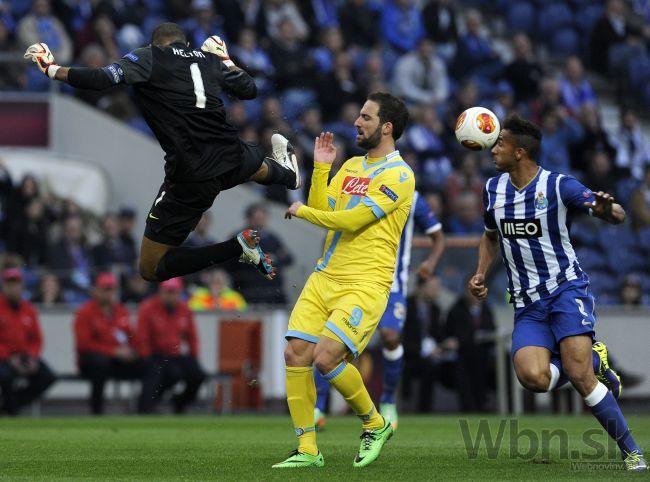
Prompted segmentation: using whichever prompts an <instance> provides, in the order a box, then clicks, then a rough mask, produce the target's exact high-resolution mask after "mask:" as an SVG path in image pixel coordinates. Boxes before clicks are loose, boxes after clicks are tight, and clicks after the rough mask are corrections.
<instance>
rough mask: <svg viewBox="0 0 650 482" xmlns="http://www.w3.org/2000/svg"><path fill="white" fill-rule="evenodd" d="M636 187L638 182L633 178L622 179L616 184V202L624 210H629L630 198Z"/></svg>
mask: <svg viewBox="0 0 650 482" xmlns="http://www.w3.org/2000/svg"><path fill="white" fill-rule="evenodd" d="M637 187H639V181H637V180H636V179H634V178H628V179H622V180H620V181H618V182H617V183H616V200H617V201H618V203H619V204H620V205H621V206H623V207H624V208H625V209H628V208H629V204H630V198H631V197H632V193H633V192H634V190H635V189H636V188H637Z"/></svg>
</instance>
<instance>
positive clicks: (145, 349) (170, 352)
mask: <svg viewBox="0 0 650 482" xmlns="http://www.w3.org/2000/svg"><path fill="white" fill-rule="evenodd" d="M182 292H183V282H182V281H181V279H180V278H171V279H168V280H167V281H163V282H162V283H160V287H159V290H158V294H157V295H155V296H152V297H151V298H149V299H147V300H145V301H144V302H143V303H142V304H141V305H140V311H139V312H138V328H137V333H136V340H137V343H136V345H137V350H138V354H139V355H140V356H141V357H143V358H149V359H150V360H151V361H152V363H153V365H154V367H155V370H154V372H155V374H156V376H157V379H156V389H155V390H156V392H155V397H156V398H157V399H160V398H161V397H162V395H163V394H164V392H165V391H167V390H169V389H171V388H172V387H173V386H174V385H176V384H177V383H178V382H181V381H182V382H184V384H185V390H184V391H183V392H181V393H179V394H177V395H174V396H172V398H171V402H172V407H173V409H174V412H175V413H183V412H184V411H185V410H186V408H187V406H188V405H189V404H190V403H192V402H193V401H194V399H195V398H196V393H197V392H198V390H199V387H200V386H201V383H203V380H205V373H204V372H203V370H202V369H201V366H200V365H199V362H198V355H199V347H198V337H197V331H196V324H195V322H194V315H193V314H192V312H191V311H190V309H189V308H188V306H187V303H185V302H184V301H181V294H182Z"/></svg>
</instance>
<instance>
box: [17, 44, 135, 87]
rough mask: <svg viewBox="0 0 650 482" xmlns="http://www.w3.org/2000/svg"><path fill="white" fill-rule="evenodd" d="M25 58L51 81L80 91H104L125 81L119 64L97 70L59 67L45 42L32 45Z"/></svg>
mask: <svg viewBox="0 0 650 482" xmlns="http://www.w3.org/2000/svg"><path fill="white" fill-rule="evenodd" d="M24 57H25V58H26V59H29V60H32V61H34V63H35V64H36V65H37V66H38V68H39V69H41V72H43V73H44V74H45V75H47V76H48V77H49V78H50V79H52V80H60V81H62V82H66V83H68V84H70V85H71V86H73V87H77V88H79V89H92V90H104V89H108V88H109V87H113V86H114V85H116V84H119V83H121V82H123V80H124V76H123V75H121V76H120V75H119V66H118V65H117V64H111V65H108V66H106V67H102V68H96V69H92V68H85V67H62V66H60V65H57V63H56V61H55V60H54V56H53V55H52V52H51V51H50V48H49V47H48V46H47V44H45V43H43V42H40V43H37V44H34V45H30V46H29V48H28V49H27V51H26V52H25V55H24Z"/></svg>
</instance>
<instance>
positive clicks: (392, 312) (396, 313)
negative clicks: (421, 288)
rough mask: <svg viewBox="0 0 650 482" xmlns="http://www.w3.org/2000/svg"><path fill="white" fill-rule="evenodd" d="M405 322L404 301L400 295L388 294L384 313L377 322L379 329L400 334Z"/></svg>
mask: <svg viewBox="0 0 650 482" xmlns="http://www.w3.org/2000/svg"><path fill="white" fill-rule="evenodd" d="M405 321H406V299H405V298H404V295H402V293H393V292H391V293H390V296H388V305H387V306H386V311H384V314H383V315H382V316H381V320H379V328H390V329H391V330H396V331H399V332H400V333H401V332H402V329H403V328H404V322H405Z"/></svg>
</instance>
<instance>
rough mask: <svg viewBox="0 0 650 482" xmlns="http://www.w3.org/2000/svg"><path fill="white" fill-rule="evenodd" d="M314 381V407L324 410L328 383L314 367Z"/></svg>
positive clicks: (328, 389) (328, 388)
mask: <svg viewBox="0 0 650 482" xmlns="http://www.w3.org/2000/svg"><path fill="white" fill-rule="evenodd" d="M314 383H316V408H317V409H318V410H320V411H321V412H324V411H325V408H326V407H327V399H328V398H329V394H330V384H329V382H328V381H327V380H325V377H324V376H323V375H322V374H321V372H319V371H318V370H317V369H316V368H314Z"/></svg>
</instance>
